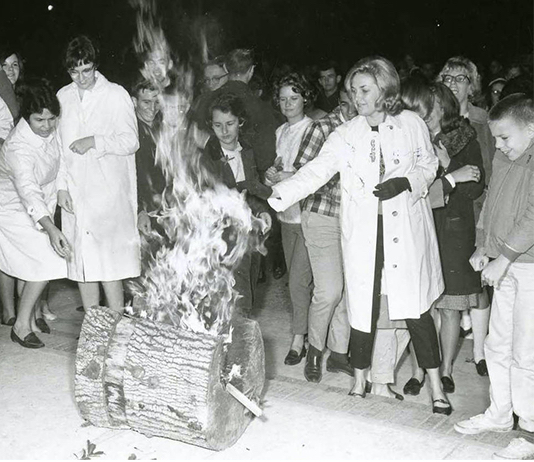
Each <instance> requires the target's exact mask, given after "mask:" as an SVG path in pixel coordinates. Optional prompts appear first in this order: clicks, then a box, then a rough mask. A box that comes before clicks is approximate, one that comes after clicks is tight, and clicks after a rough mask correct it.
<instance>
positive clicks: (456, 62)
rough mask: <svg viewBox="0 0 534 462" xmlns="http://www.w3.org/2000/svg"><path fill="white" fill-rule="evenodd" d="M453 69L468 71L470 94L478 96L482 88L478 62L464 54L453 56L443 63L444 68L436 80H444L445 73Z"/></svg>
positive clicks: (472, 96)
mask: <svg viewBox="0 0 534 462" xmlns="http://www.w3.org/2000/svg"><path fill="white" fill-rule="evenodd" d="M453 69H463V70H464V71H465V72H466V73H467V77H469V88H470V90H471V91H470V93H468V96H470V97H471V98H474V97H476V96H477V95H478V94H479V93H480V88H481V84H480V74H479V73H478V69H477V66H476V64H475V63H474V62H473V61H471V60H470V59H467V58H466V57H464V56H453V57H452V58H449V59H448V60H447V62H446V63H445V64H444V65H443V69H441V71H440V72H439V74H438V76H437V77H436V81H437V82H442V81H443V79H442V77H443V75H445V74H447V73H449V72H450V71H451V70H453Z"/></svg>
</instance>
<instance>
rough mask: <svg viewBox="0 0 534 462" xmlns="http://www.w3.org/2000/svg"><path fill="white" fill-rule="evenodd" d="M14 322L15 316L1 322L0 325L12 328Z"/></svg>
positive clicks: (15, 320)
mask: <svg viewBox="0 0 534 462" xmlns="http://www.w3.org/2000/svg"><path fill="white" fill-rule="evenodd" d="M16 322H17V318H16V317H15V316H12V317H11V318H9V319H8V320H7V321H6V322H2V324H3V325H4V326H14V325H15V323H16Z"/></svg>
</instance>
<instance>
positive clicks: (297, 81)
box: [273, 72, 315, 107]
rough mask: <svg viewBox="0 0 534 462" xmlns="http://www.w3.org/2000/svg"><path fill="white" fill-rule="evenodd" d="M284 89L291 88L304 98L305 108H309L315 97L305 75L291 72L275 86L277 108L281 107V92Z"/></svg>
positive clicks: (274, 95)
mask: <svg viewBox="0 0 534 462" xmlns="http://www.w3.org/2000/svg"><path fill="white" fill-rule="evenodd" d="M282 87H291V89H292V90H293V91H294V92H295V93H298V94H299V95H301V96H302V98H304V106H307V105H308V104H309V103H310V102H312V101H313V99H314V97H315V91H314V88H313V86H312V85H311V84H310V82H309V81H308V79H307V78H306V77H304V75H303V74H299V73H298V72H291V73H290V74H287V75H285V76H283V77H281V78H280V79H278V80H277V81H276V82H275V83H274V85H273V100H274V104H275V106H276V107H279V106H280V103H279V98H280V90H281V89H282Z"/></svg>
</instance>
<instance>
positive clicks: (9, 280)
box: [0, 271, 15, 322]
mask: <svg viewBox="0 0 534 462" xmlns="http://www.w3.org/2000/svg"><path fill="white" fill-rule="evenodd" d="M0 300H1V301H2V307H3V308H4V312H3V321H4V322H7V321H9V319H11V318H13V317H14V316H15V278H13V277H11V276H9V275H7V274H6V273H3V272H2V271H0Z"/></svg>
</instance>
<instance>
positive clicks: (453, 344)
mask: <svg viewBox="0 0 534 462" xmlns="http://www.w3.org/2000/svg"><path fill="white" fill-rule="evenodd" d="M439 311H440V312H441V332H440V338H441V354H442V356H443V359H442V363H441V374H442V375H443V376H446V377H451V376H452V363H453V360H454V356H455V354H456V349H457V348H458V339H459V338H460V320H461V315H460V311H458V310H445V309H442V310H439Z"/></svg>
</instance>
